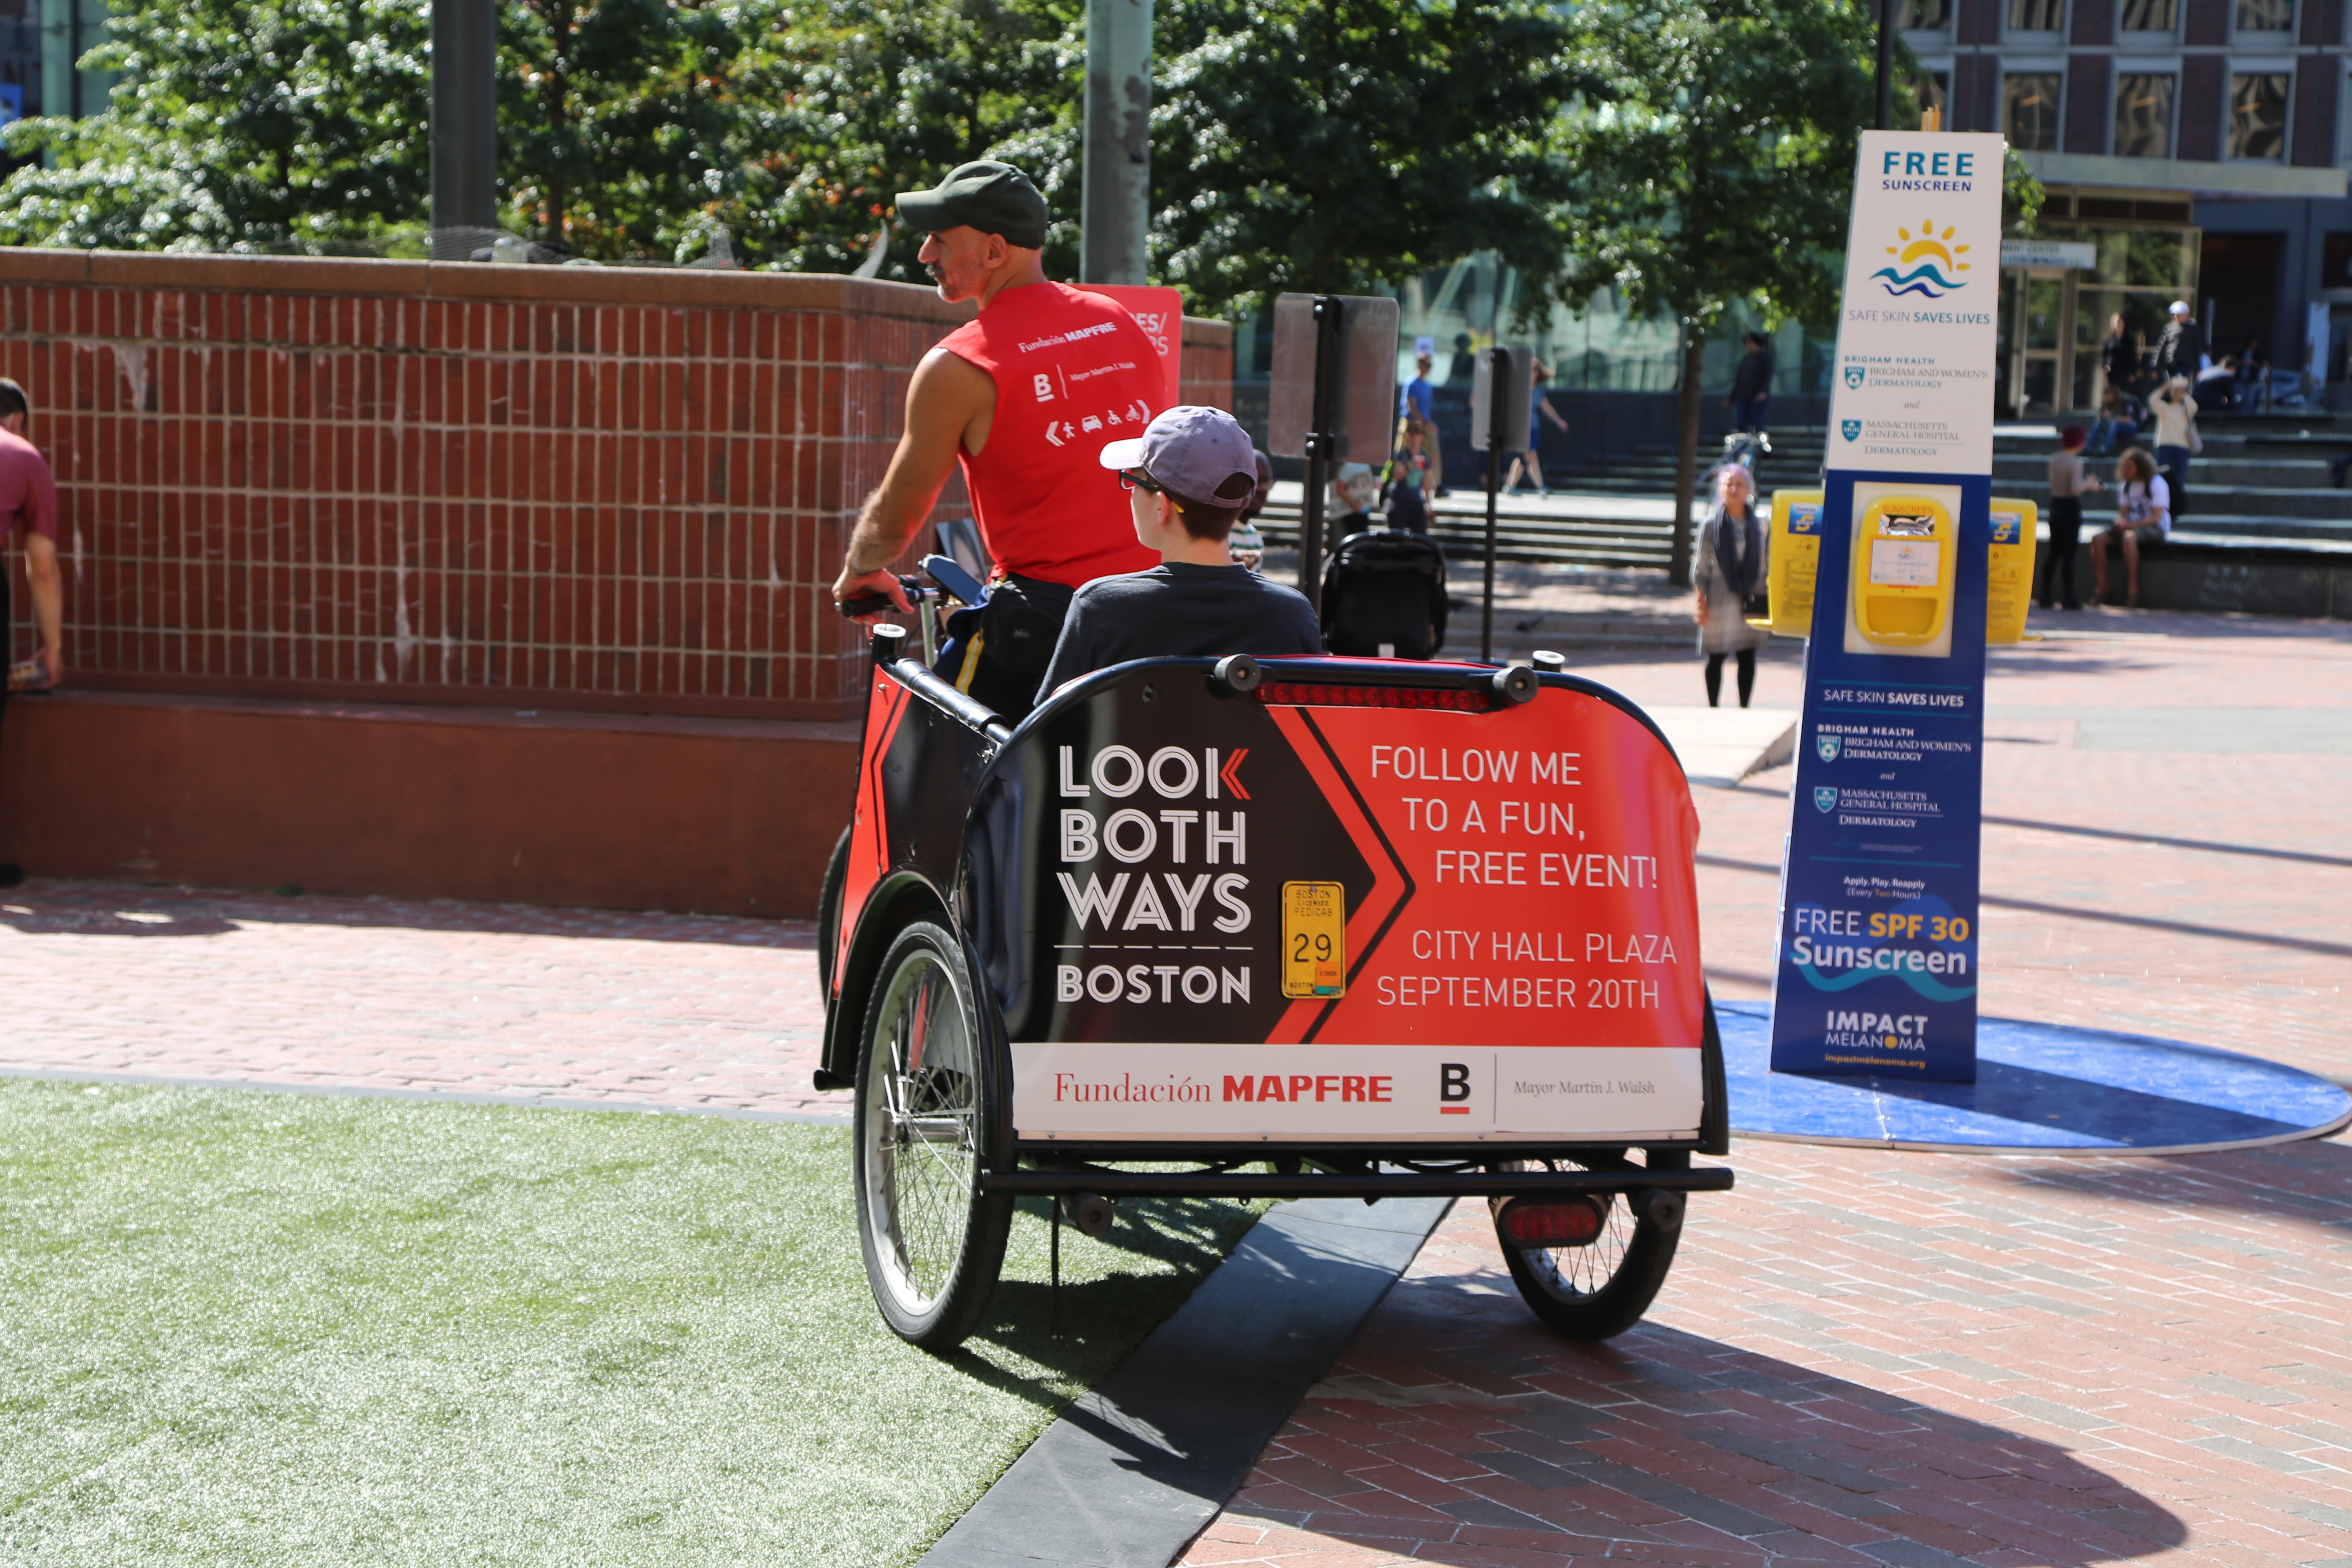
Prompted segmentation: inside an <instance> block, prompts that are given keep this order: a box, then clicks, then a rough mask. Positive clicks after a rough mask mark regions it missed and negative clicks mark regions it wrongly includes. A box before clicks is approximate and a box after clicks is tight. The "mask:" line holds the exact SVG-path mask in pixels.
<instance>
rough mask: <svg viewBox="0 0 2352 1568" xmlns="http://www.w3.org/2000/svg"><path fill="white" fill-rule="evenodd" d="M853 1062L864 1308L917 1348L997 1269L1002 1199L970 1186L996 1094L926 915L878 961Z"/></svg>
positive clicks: (953, 1327) (970, 1313)
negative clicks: (867, 1299) (869, 1295)
mask: <svg viewBox="0 0 2352 1568" xmlns="http://www.w3.org/2000/svg"><path fill="white" fill-rule="evenodd" d="M1002 1093H1003V1091H1002V1089H1001V1087H1000V1086H999V1085H998V1084H997V1082H996V1071H995V1068H994V1065H993V1062H992V1059H991V1058H990V1055H989V1053H988V1050H987V1048H986V1036H985V1035H984V1033H983V1032H982V1027H981V1023H980V1016H979V1014H978V1012H977V1010H976V1007H975V1003H974V998H973V996H972V994H971V983H970V980H969V978H968V976H967V973H966V971H965V968H964V963H963V954H962V951H961V947H960V945H959V944H958V943H957V942H956V940H955V938H954V937H953V936H951V935H950V933H949V932H948V931H945V930H944V929H942V928H941V927H940V926H938V925H935V924H933V923H932V922H930V921H915V922H914V923H912V924H910V925H908V927H907V929H906V930H904V931H900V932H899V933H898V937H897V939H896V940H895V941H893V942H891V944H890V948H889V951H888V952H887V954H886V955H885V956H884V958H883V961H882V966H881V969H880V971H879V973H878V975H877V980H876V983H875V987H874V991H873V1000H872V1002H871V1003H870V1004H869V1005H868V1006H867V1008H866V1027H865V1030H864V1033H863V1034H862V1036H861V1037H860V1040H859V1047H858V1059H857V1108H856V1126H857V1143H856V1156H855V1163H856V1190H857V1234H858V1240H859V1243H860V1245H861V1247H862V1248H863V1250H864V1252H865V1255H866V1282H867V1283H868V1284H869V1285H870V1286H871V1287H872V1288H873V1290H874V1300H875V1304H876V1305H877V1306H878V1307H880V1308H881V1309H882V1316H883V1319H884V1320H885V1321H887V1322H888V1323H889V1325H890V1327H891V1329H892V1331H894V1332H896V1333H897V1334H898V1337H899V1338H901V1339H903V1340H906V1341H907V1342H909V1343H911V1344H916V1345H919V1346H921V1347H922V1348H923V1349H925V1350H932V1351H944V1350H950V1349H952V1348H954V1347H955V1346H956V1345H958V1344H960V1343H961V1342H962V1341H963V1340H964V1338H965V1336H966V1335H968V1334H970V1333H971V1331H972V1329H973V1328H974V1327H975V1326H976V1325H977V1324H978V1322H979V1321H980V1315H981V1313H982V1311H983V1310H986V1308H987V1306H988V1300H989V1297H990V1296H991V1295H992V1293H993V1292H994V1290H995V1289H996V1279H997V1275H998V1274H999V1273H1000V1272H1001V1271H1002V1270H1003V1267H1004V1242H1005V1236H1006V1232H1007V1231H1008V1229H1009V1228H1010V1226H1011V1225H1012V1219H1013V1200H1012V1199H1011V1198H1010V1197H1008V1196H1003V1195H996V1196H991V1195H989V1194H983V1193H982V1191H981V1190H980V1172H981V1156H982V1149H983V1148H984V1147H985V1144H986V1140H987V1137H988V1129H989V1127H990V1125H991V1119H992V1116H993V1115H994V1114H995V1112H996V1111H997V1109H998V1107H999V1106H1000V1104H1001V1103H1002Z"/></svg>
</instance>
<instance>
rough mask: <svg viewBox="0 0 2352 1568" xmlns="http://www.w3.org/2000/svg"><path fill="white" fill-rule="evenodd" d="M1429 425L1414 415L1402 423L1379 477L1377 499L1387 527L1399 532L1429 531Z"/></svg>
mask: <svg viewBox="0 0 2352 1568" xmlns="http://www.w3.org/2000/svg"><path fill="white" fill-rule="evenodd" d="M1428 444H1429V426H1426V425H1423V423H1422V422H1421V420H1420V419H1419V418H1418V417H1415V418H1409V419H1407V420H1406V421H1405V422H1404V439H1403V440H1402V442H1401V443H1400V444H1399V445H1398V447H1397V449H1396V454H1395V456H1393V457H1391V458H1389V466H1388V468H1387V470H1386V471H1385V472H1384V473H1383V474H1382V476H1381V501H1382V503H1383V504H1384V505H1385V507H1386V508H1387V511H1388V521H1389V527H1390V528H1391V529H1392V530H1395V531H1399V532H1403V533H1427V532H1428V531H1429V453H1428V451H1427V450H1426V448H1427V447H1428Z"/></svg>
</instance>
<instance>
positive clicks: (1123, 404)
mask: <svg viewBox="0 0 2352 1568" xmlns="http://www.w3.org/2000/svg"><path fill="white" fill-rule="evenodd" d="M898 216H899V217H900V219H901V220H903V221H904V222H905V223H907V224H908V226H912V227H914V228H917V229H919V230H922V231H923V232H924V233H925V234H926V235H928V236H929V237H928V238H926V239H925V240H924V241H923V248H922V250H921V251H920V253H919V255H920V258H921V260H922V263H923V266H924V268H925V269H926V270H927V271H929V273H930V275H931V279H932V280H933V281H934V282H935V283H937V284H938V286H939V292H940V299H942V300H947V301H948V302H949V303H950V304H953V303H956V302H958V301H961V300H978V301H979V302H980V313H979V315H978V316H976V317H974V318H973V319H972V320H971V321H967V322H965V323H964V324H963V325H962V326H961V327H958V328H957V329H956V330H955V331H952V332H950V333H949V334H948V335H947V336H946V337H944V338H942V339H940V342H939V344H938V346H936V347H935V348H933V349H932V350H931V351H930V352H929V353H927V354H925V355H924V356H923V358H922V361H921V363H919V364H918V365H916V367H915V375H914V379H913V381H912V383H911V384H909V385H908V389H907V425H906V434H905V435H903V436H902V437H899V440H898V450H897V451H896V452H895V453H893V454H892V455H891V458H890V467H889V468H888V469H887V471H886V472H885V473H884V474H883V476H882V482H881V484H880V485H878V486H877V487H876V489H875V491H874V493H873V495H872V496H870V497H868V498H867V500H866V508H865V510H864V511H863V512H862V513H861V514H860V515H859V517H858V519H857V526H856V529H855V530H854V531H852V532H851V534H850V537H849V549H848V551H847V552H846V554H845V558H844V559H843V561H842V564H841V574H840V576H839V577H838V578H836V579H835V582H834V584H833V596H834V598H835V601H836V602H840V601H845V600H848V599H851V598H855V597H857V596H860V595H866V594H879V595H884V596H886V597H887V598H888V599H889V600H890V602H891V603H892V604H893V605H896V606H898V611H899V613H900V614H903V615H908V616H911V615H912V614H913V613H914V612H913V608H912V606H910V605H908V603H907V599H906V595H905V593H904V592H903V590H902V589H901V588H900V587H899V584H898V576H897V574H895V573H893V572H892V571H891V570H890V563H892V562H894V561H896V560H897V559H898V557H899V556H900V555H901V554H903V553H904V552H906V550H907V547H908V545H909V544H911V543H912V542H914V538H915V534H916V531H918V530H919V529H920V528H921V527H922V525H923V521H924V520H925V519H926V518H928V517H929V515H930V511H931V506H932V503H933V502H935V501H936V500H938V499H939V494H940V489H941V487H943V486H944V485H945V484H946V483H947V479H948V475H949V474H950V472H951V471H952V470H953V469H955V468H957V467H958V466H961V468H962V469H963V480H964V489H965V490H966V492H967V493H968V494H969V495H970V496H971V510H972V516H973V518H974V519H975V520H976V521H978V522H979V525H980V531H981V537H982V539H983V540H985V541H986V542H987V544H988V554H989V558H990V559H991V560H992V561H994V562H995V563H996V574H995V576H994V578H993V579H992V585H991V587H990V590H989V595H988V605H987V607H986V608H985V609H981V610H972V609H965V610H959V611H957V612H956V613H955V614H954V615H952V616H949V617H948V624H947V631H948V637H947V642H946V645H945V647H942V648H941V650H940V661H939V663H938V664H937V665H936V666H935V667H934V668H936V670H937V672H938V673H939V675H940V677H941V678H943V679H947V680H950V681H952V682H953V683H954V685H955V688H956V689H957V690H959V691H961V692H964V693H966V694H968V695H970V696H971V697H972V698H973V699H974V700H977V701H980V702H982V703H985V704H986V705H987V706H989V707H990V708H992V709H994V710H996V711H997V712H999V713H1001V714H1003V715H1004V717H1005V718H1006V719H1007V720H1017V719H1019V718H1021V717H1022V716H1023V715H1024V714H1026V713H1027V712H1028V711H1029V710H1030V708H1031V707H1032V706H1034V703H1035V701H1036V697H1037V682H1038V679H1039V678H1040V677H1041V676H1043V675H1044V674H1045V666H1046V664H1047V663H1048V661H1050V660H1051V659H1052V658H1053V654H1054V645H1055V643H1056V642H1057V641H1058V640H1060V637H1061V634H1062V620H1063V617H1064V616H1066V614H1067V613H1068V610H1069V604H1070V595H1071V594H1072V593H1074V592H1075V591H1076V590H1077V589H1078V588H1079V587H1081V586H1083V585H1084V584H1087V583H1091V582H1093V581H1094V580H1095V579H1096V578H1097V577H1108V576H1112V575H1115V574H1119V573H1126V572H1142V571H1149V570H1150V569H1151V568H1152V567H1155V566H1157V565H1158V564H1159V563H1160V554H1159V552H1157V551H1155V550H1149V549H1146V548H1145V547H1144V545H1143V544H1142V542H1140V541H1139V539H1138V538H1137V536H1136V531H1135V521H1134V516H1133V509H1132V507H1131V506H1130V505H1129V500H1128V492H1127V490H1126V489H1124V488H1123V486H1122V484H1121V481H1120V479H1119V476H1118V474H1116V473H1113V472H1112V471H1111V470H1109V469H1108V468H1104V467H1103V466H1102V465H1101V464H1100V463H1098V462H1097V461H1096V460H1095V454H1096V451H1097V448H1098V447H1099V444H1100V441H1101V440H1102V439H1104V438H1111V439H1116V438H1118V437H1124V436H1127V435H1129V434H1135V435H1140V434H1141V433H1142V432H1143V430H1144V428H1145V426H1148V425H1149V424H1150V421H1151V418H1152V416H1153V415H1154V414H1155V413H1158V412H1160V409H1159V408H1158V406H1157V404H1156V402H1155V400H1156V399H1158V398H1160V397H1161V396H1163V395H1165V394H1166V383H1165V382H1164V381H1163V380H1162V379H1161V376H1160V356H1159V354H1158V353H1157V352H1156V351H1155V350H1154V349H1153V348H1152V346H1151V340H1150V338H1148V337H1146V336H1145V335H1144V332H1143V329H1142V328H1141V327H1139V326H1138V325H1137V324H1136V321H1135V318H1134V317H1133V316H1131V315H1129V313H1128V311H1127V310H1126V309H1125V308H1124V307H1123V306H1121V305H1119V304H1118V302H1117V301H1115V300H1111V299H1108V297H1106V296H1104V295H1101V294H1089V293H1087V292H1086V291H1085V290H1084V289H1072V288H1069V287H1066V285H1063V284H1060V283H1055V282H1053V281H1051V280H1050V279H1047V278H1046V276H1045V263H1044V258H1043V257H1042V255H1041V252H1042V251H1043V249H1044V247H1045V221H1046V214H1045V197H1043V196H1041V195H1038V194H1037V187H1036V186H1035V185H1034V184H1031V183H1030V181H1029V176H1028V175H1026V174H1023V173H1022V172H1021V171H1020V170H1018V169H1016V168H1013V166H1012V165H1011V164H1009V163H995V162H993V161H989V160H982V161H980V162H977V163H964V164H961V165H960V166H959V167H957V168H955V169H953V170H950V172H949V174H948V175H947V177H946V178H945V179H943V180H941V181H940V184H939V185H938V186H937V187H936V188H935V189H932V190H928V191H901V192H899V193H898ZM1103 432H1107V433H1108V437H1105V436H1104V435H1101V434H1098V433H1103ZM1082 435H1083V436H1085V437H1093V438H1092V439H1083V440H1082V439H1081V438H1080V437H1081V436H1082ZM868 618H869V619H870V618H871V617H868Z"/></svg>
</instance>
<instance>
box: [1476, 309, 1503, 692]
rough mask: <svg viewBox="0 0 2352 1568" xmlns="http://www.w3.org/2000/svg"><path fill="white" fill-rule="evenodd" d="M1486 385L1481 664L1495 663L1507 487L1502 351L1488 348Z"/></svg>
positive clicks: (1479, 639)
mask: <svg viewBox="0 0 2352 1568" xmlns="http://www.w3.org/2000/svg"><path fill="white" fill-rule="evenodd" d="M1486 353H1487V354H1489V355H1491V356H1492V357H1491V358H1490V359H1489V360H1488V362H1487V371H1486V385H1487V386H1488V388H1489V389H1490V395H1488V397H1487V399H1486V603H1485V605H1483V606H1482V607H1481V609H1480V611H1479V615H1478V662H1479V663H1481V664H1492V663H1494V662H1495V494H1496V491H1497V490H1499V489H1502V487H1503V430H1502V425H1503V410H1504V407H1505V405H1507V404H1508V403H1509V402H1510V398H1509V396H1508V395H1507V394H1506V393H1505V391H1504V384H1503V378H1504V377H1505V376H1506V375H1508V374H1510V369H1511V358H1510V355H1508V354H1507V353H1504V352H1503V351H1502V350H1500V349H1488V350H1486Z"/></svg>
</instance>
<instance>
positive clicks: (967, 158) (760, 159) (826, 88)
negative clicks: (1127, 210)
mask: <svg viewBox="0 0 2352 1568" xmlns="http://www.w3.org/2000/svg"><path fill="white" fill-rule="evenodd" d="M787 9H788V13H789V16H788V21H789V25H788V26H779V27H778V29H777V30H776V31H775V32H774V33H772V35H771V36H770V37H769V38H768V40H767V42H766V44H765V46H764V47H763V48H762V50H761V52H760V53H759V54H758V55H757V56H756V58H750V59H749V60H747V64H746V67H745V68H744V69H743V70H742V71H741V72H740V80H739V83H738V85H737V88H736V94H737V100H738V104H739V108H738V111H737V113H736V115H735V117H734V120H733V122H732V125H731V128H730V141H729V142H728V152H729V153H730V159H731V162H732V168H731V169H730V174H729V176H728V177H729V179H730V181H731V182H732V184H730V185H729V187H728V189H727V198H726V200H725V201H724V203H723V204H722V205H720V206H719V208H717V209H715V211H714V215H713V216H715V217H716V218H718V219H719V220H721V221H724V222H726V223H727V224H728V225H729V226H730V227H732V228H733V229H735V230H736V232H737V233H738V234H739V235H740V236H741V237H744V239H745V242H746V245H745V248H747V249H749V250H750V251H751V254H753V255H755V256H758V257H760V258H763V259H765V260H767V261H768V263H769V264H770V265H772V266H775V267H779V268H783V269H784V270H787V271H794V272H847V271H850V270H852V269H854V268H856V267H857V266H858V265H860V264H861V263H862V262H864V261H866V259H867V258H869V256H870V254H871V249H872V246H873V244H874V241H875V239H876V237H877V235H880V234H882V233H883V232H884V230H885V228H886V226H889V220H890V206H891V203H892V201H893V200H894V199H895V197H896V196H897V195H898V192H900V191H902V190H919V189H923V188H926V187H928V186H930V185H933V184H937V183H938V182H939V179H940V175H941V174H945V173H946V172H947V171H948V170H949V169H951V168H953V167H954V166H955V165H956V164H958V163H969V162H971V160H973V159H975V158H986V157H1002V158H1007V159H1009V160H1011V161H1012V162H1013V163H1018V164H1019V165H1020V166H1021V167H1022V168H1024V169H1025V170H1026V171H1027V172H1028V173H1029V174H1030V175H1031V176H1032V177H1033V178H1035V179H1036V180H1037V181H1038V183H1039V184H1040V185H1041V186H1042V187H1043V188H1044V189H1045V193H1046V198H1047V201H1048V203H1049V204H1050V205H1052V207H1053V209H1054V211H1055V215H1056V216H1057V217H1058V218H1059V219H1060V220H1061V221H1060V222H1058V223H1056V224H1055V228H1054V232H1053V234H1052V235H1051V236H1050V237H1049V238H1048V247H1049V250H1050V251H1051V253H1052V254H1051V256H1050V257H1049V260H1051V261H1052V262H1053V263H1055V265H1056V266H1058V267H1062V268H1066V267H1067V266H1068V265H1069V263H1070V262H1071V261H1073V260H1074V259H1075V258H1076V243H1077V216H1078V215H1077V206H1078V200H1077V184H1076V168H1077V163H1076V159H1077V150H1078V107H1077V106H1078V93H1079V90H1080V89H1081V86H1082V84H1083V79H1084V73H1085V68H1086V43H1085V33H1084V26H1085V19H1086V5H1085V0H825V3H824V4H821V5H793V6H790V7H788V8H787ZM920 247H921V239H920V237H919V236H913V235H909V234H908V233H906V232H905V231H904V230H901V229H898V228H896V227H895V226H890V229H889V237H888V241H887V250H886V255H885V259H884V262H883V265H882V268H881V270H880V272H879V276H881V277H884V278H891V279H900V280H902V281H910V282H920V281H922V280H923V271H922V268H920V267H919V265H918V264H917V263H916V260H915V253H916V251H917V250H919V248H920Z"/></svg>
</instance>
